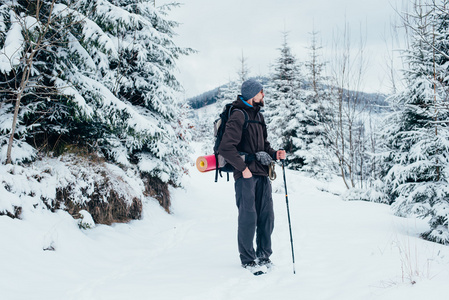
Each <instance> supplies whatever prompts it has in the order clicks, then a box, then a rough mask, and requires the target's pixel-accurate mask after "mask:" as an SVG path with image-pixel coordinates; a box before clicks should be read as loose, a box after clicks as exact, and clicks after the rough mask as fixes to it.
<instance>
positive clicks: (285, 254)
mask: <svg viewBox="0 0 449 300" xmlns="http://www.w3.org/2000/svg"><path fill="white" fill-rule="evenodd" d="M197 146H198V147H197V148H198V149H201V146H200V145H197ZM195 155H199V153H198V152H197V153H196V154H195ZM277 173H278V179H277V180H276V181H275V182H274V183H273V190H274V192H275V193H274V196H273V197H274V203H275V215H276V223H275V231H274V234H273V250H274V253H273V256H272V260H273V262H274V263H275V264H276V267H275V269H274V270H273V271H271V272H270V273H269V274H267V275H263V276H257V277H256V276H253V275H251V274H250V273H249V272H248V271H246V270H244V269H243V268H241V267H240V264H239V258H238V253H237V242H236V231H237V228H236V225H237V210H236V207H235V204H234V192H233V182H232V181H230V182H226V180H225V179H222V180H221V181H220V182H219V183H214V178H213V177H214V174H213V172H210V173H206V174H200V173H199V172H198V171H196V169H195V168H194V167H193V166H191V172H190V174H191V176H190V177H187V178H185V181H184V189H179V190H173V191H172V195H173V199H172V202H173V204H172V210H173V213H172V214H171V215H168V214H166V213H165V212H164V211H163V209H162V208H160V207H159V205H158V204H157V201H155V200H151V199H148V201H147V202H146V203H145V208H144V217H143V220H140V221H134V222H131V223H129V224H117V225H114V226H104V225H100V226H97V227H95V228H94V229H90V230H80V229H78V226H77V223H76V221H75V220H73V219H72V218H71V217H70V216H69V215H68V214H67V213H65V212H62V211H61V212H58V213H53V214H52V213H49V212H48V211H35V210H34V211H33V210H25V211H24V212H23V220H13V219H10V218H9V217H6V216H1V217H0V257H1V259H2V262H1V269H0V294H1V297H0V298H1V299H2V300H14V299H45V300H52V299H55V300H56V299H58V300H59V299H76V300H99V299H108V300H112V299H133V300H134V299H164V300H165V299H177V300H178V299H186V300H187V299H191V300H193V299H195V300H197V299H205V300H212V299H223V300H224V299H306V300H318V299H333V300H334V299H342V300H350V299H363V300H366V299H423V298H424V297H426V299H427V298H434V297H435V298H436V297H437V296H439V297H440V296H441V295H445V294H446V295H447V294H448V292H449V286H448V284H447V282H448V279H449V248H448V247H445V246H442V245H438V244H434V243H429V242H426V241H423V240H421V239H419V238H417V236H418V233H419V232H422V231H424V230H423V229H425V227H426V226H427V225H426V222H425V221H422V220H414V219H403V218H398V217H395V216H394V215H392V213H391V211H390V208H389V207H388V206H386V205H382V204H374V203H368V202H358V201H355V202H344V201H342V200H341V199H340V197H339V196H337V195H336V194H338V193H340V192H341V191H342V190H341V183H340V181H338V180H337V181H335V182H332V183H324V182H319V181H317V180H315V179H311V178H307V177H305V176H303V175H302V174H301V173H297V172H291V171H287V179H288V180H287V182H288V188H289V200H290V212H291V218H292V226H293V228H292V229H293V239H294V246H295V254H296V271H297V274H296V275H293V272H292V261H291V250H290V240H289V232H288V224H287V216H286V206H285V195H284V192H283V182H282V171H281V168H280V167H277ZM50 246H52V247H54V248H55V251H44V250H43V249H44V248H49V247H50ZM412 281H413V282H415V284H412Z"/></svg>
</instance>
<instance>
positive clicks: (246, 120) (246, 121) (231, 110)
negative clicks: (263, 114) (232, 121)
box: [228, 106, 251, 129]
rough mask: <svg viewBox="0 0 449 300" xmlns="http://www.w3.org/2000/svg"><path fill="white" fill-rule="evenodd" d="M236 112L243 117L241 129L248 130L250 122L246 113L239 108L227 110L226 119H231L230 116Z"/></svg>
mask: <svg viewBox="0 0 449 300" xmlns="http://www.w3.org/2000/svg"><path fill="white" fill-rule="evenodd" d="M236 110H237V111H240V112H242V113H243V116H244V117H245V122H243V129H246V128H248V123H251V121H250V120H248V119H249V116H248V113H247V112H246V111H245V110H244V109H240V108H236V107H234V106H232V107H231V109H229V116H228V119H229V118H230V117H231V114H232V113H233V112H234V111H236Z"/></svg>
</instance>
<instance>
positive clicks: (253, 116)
mask: <svg viewBox="0 0 449 300" xmlns="http://www.w3.org/2000/svg"><path fill="white" fill-rule="evenodd" d="M264 96H265V95H264V93H263V86H262V85H261V84H260V83H259V82H257V81H256V80H254V79H249V80H247V81H245V82H244V83H243V84H242V87H241V95H239V96H238V97H237V100H235V101H234V102H233V106H234V107H235V108H234V110H233V111H232V113H231V116H230V117H229V120H228V121H227V124H226V130H225V133H224V135H223V138H222V141H221V143H220V146H219V150H218V151H219V153H220V154H221V155H222V156H223V157H224V158H225V159H226V161H227V162H228V163H230V164H231V165H232V166H233V167H234V168H235V170H234V180H235V183H234V187H235V197H236V202H237V207H238V211H239V214H238V248H239V252H240V260H241V263H242V267H244V268H246V269H249V270H250V271H251V272H252V273H254V274H255V275H260V274H263V273H264V271H261V267H265V269H266V268H269V267H271V261H270V258H269V257H270V255H271V253H272V249H271V234H272V232H273V227H274V212H273V200H272V195H271V182H270V180H269V178H268V165H269V164H270V162H271V160H277V159H285V157H286V153H285V151H284V150H278V151H276V150H273V149H272V148H271V146H270V143H269V142H268V141H267V128H266V126H265V121H264V118H263V116H262V114H261V113H260V109H261V107H263V106H264V101H263V98H264ZM243 110H244V111H245V112H246V113H247V118H248V120H247V121H246V122H245V113H244V112H243ZM245 123H246V124H245ZM244 127H246V128H244ZM242 153H245V154H247V155H248V157H253V158H254V157H255V158H256V159H252V160H251V159H245V161H244V160H243V159H242V157H241V154H242ZM254 236H256V250H254V247H253V241H254Z"/></svg>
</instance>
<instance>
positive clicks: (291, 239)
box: [281, 159, 296, 274]
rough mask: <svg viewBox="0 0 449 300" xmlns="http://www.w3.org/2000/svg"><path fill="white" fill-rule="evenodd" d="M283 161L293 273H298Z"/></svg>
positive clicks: (283, 169) (283, 168)
mask: <svg viewBox="0 0 449 300" xmlns="http://www.w3.org/2000/svg"><path fill="white" fill-rule="evenodd" d="M281 162H282V174H283V175H284V188H285V202H286V203H287V216H288V228H289V229H290V244H291V245H292V260H293V274H296V270H295V251H294V250H293V236H292V224H291V222H290V209H289V207H288V192H287V181H286V179H285V166H284V165H285V164H284V160H283V159H281Z"/></svg>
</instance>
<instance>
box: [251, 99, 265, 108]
mask: <svg viewBox="0 0 449 300" xmlns="http://www.w3.org/2000/svg"><path fill="white" fill-rule="evenodd" d="M264 105H265V103H264V102H263V99H262V100H260V102H254V103H253V106H256V107H257V106H259V107H263V106H264Z"/></svg>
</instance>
